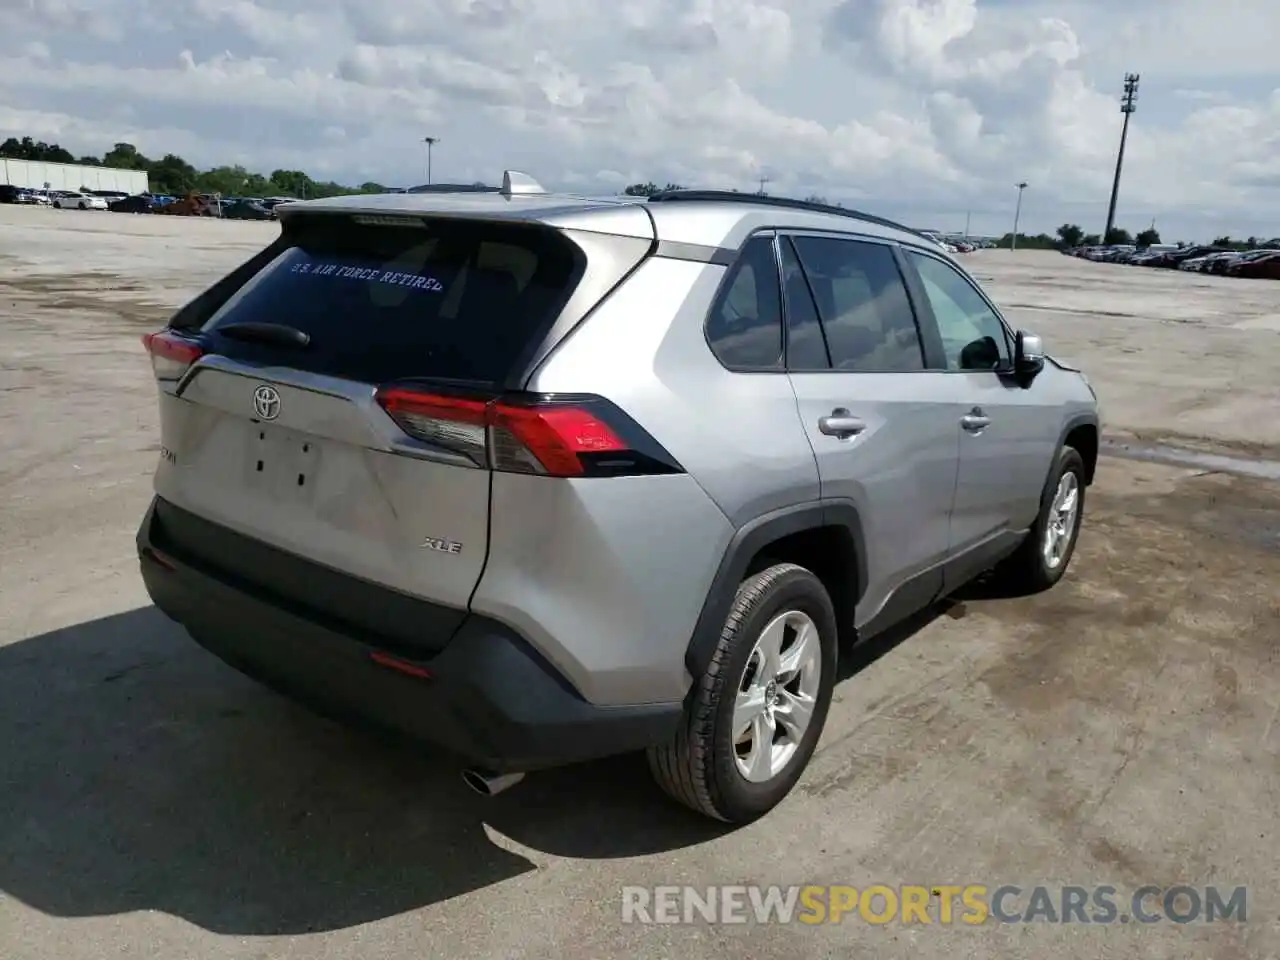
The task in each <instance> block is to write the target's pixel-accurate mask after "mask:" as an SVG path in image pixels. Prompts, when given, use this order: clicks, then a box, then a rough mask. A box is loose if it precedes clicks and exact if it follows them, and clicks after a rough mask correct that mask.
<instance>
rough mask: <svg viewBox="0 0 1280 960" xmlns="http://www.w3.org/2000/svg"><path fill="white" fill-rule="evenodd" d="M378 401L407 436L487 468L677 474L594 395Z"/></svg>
mask: <svg viewBox="0 0 1280 960" xmlns="http://www.w3.org/2000/svg"><path fill="white" fill-rule="evenodd" d="M377 398H378V403H379V404H380V405H381V406H382V408H383V409H384V410H386V412H387V414H388V415H389V416H390V417H391V419H393V420H394V421H395V422H396V424H397V425H398V426H399V427H400V429H401V430H403V431H404V432H405V433H407V434H408V435H409V436H411V437H414V438H415V439H418V440H422V441H425V442H427V443H431V444H435V445H437V446H441V447H444V448H446V449H449V450H453V451H456V452H458V453H462V454H465V455H466V456H467V457H469V458H470V459H471V460H472V462H473V463H475V464H476V465H477V466H481V467H489V468H491V469H493V470H499V471H503V472H506V473H532V474H541V475H543V476H552V477H584V476H601V475H606V476H618V475H624V474H637V473H673V472H679V470H680V468H679V466H678V465H677V464H676V463H675V461H674V460H672V459H671V457H670V455H669V454H667V453H666V451H665V450H663V449H662V448H661V447H660V446H658V444H657V443H656V441H654V440H653V439H652V438H651V437H649V436H648V434H646V433H645V432H644V431H643V430H642V429H641V428H640V427H639V426H637V425H636V424H635V423H633V422H631V421H630V419H629V418H627V417H626V415H625V414H623V413H622V412H621V411H619V410H618V409H617V408H616V407H614V406H613V405H612V404H610V403H608V402H607V401H605V400H603V399H601V398H600V397H573V398H547V397H536V396H535V397H527V396H515V397H510V396H509V397H499V398H493V399H476V398H471V397H454V396H449V395H445V394H439V393H433V392H427V391H422V390H418V389H414V388H405V387H384V388H381V389H379V390H378V393H377Z"/></svg>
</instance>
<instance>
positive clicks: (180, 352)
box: [142, 330, 205, 380]
mask: <svg viewBox="0 0 1280 960" xmlns="http://www.w3.org/2000/svg"><path fill="white" fill-rule="evenodd" d="M142 345H143V346H144V347H146V348H147V353H149V354H150V355H151V369H152V370H154V371H155V375H156V379H157V380H177V379H179V378H181V376H182V375H183V374H184V373H186V372H187V368H188V367H190V366H191V364H193V363H195V362H196V361H197V360H199V359H200V358H201V357H202V356H204V353H205V351H204V348H203V347H201V346H200V345H199V344H197V343H195V342H194V341H192V340H189V339H187V338H186V337H182V336H179V335H178V334H176V333H174V332H173V331H171V330H159V331H157V332H155V333H148V334H145V335H144V336H143V338H142Z"/></svg>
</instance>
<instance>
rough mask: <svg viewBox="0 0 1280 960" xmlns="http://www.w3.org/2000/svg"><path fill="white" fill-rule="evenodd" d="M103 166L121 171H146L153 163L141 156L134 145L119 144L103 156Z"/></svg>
mask: <svg viewBox="0 0 1280 960" xmlns="http://www.w3.org/2000/svg"><path fill="white" fill-rule="evenodd" d="M102 165H103V166H104V167H116V168H117V169H120V170H146V169H147V168H149V167H150V166H151V161H150V160H148V159H147V158H146V157H144V156H143V155H142V154H140V153H139V152H138V148H137V147H135V146H134V145H133V144H132V143H117V144H116V145H115V146H114V147H112V148H111V149H110V150H108V151H107V152H106V153H105V154H104V155H103V157H102Z"/></svg>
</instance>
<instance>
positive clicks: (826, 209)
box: [649, 190, 923, 236]
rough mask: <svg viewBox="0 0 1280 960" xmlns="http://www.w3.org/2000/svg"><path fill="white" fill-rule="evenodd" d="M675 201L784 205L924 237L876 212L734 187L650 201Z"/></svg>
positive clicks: (668, 193)
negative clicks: (738, 190) (766, 194)
mask: <svg viewBox="0 0 1280 960" xmlns="http://www.w3.org/2000/svg"><path fill="white" fill-rule="evenodd" d="M671 200H690V201H731V202H734V203H754V204H759V205H763V206H766V207H783V208H785V209H788V210H803V211H807V212H809V213H825V214H831V215H834V216H837V217H849V218H850V219H853V220H862V221H864V222H865V223H874V224H877V225H879V226H881V227H888V228H890V229H891V230H902V231H904V232H905V233H910V234H912V235H913V236H923V234H921V233H920V231H919V230H915V229H913V228H911V227H908V226H905V225H903V224H901V223H898V222H897V221H894V220H887V219H885V218H884V217H877V216H876V215H875V214H871V213H862V212H861V211H859V210H850V209H848V208H847V207H833V206H832V205H831V204H829V203H813V202H811V201H809V200H792V199H791V198H790V197H765V196H761V195H760V194H758V193H737V192H736V191H733V190H662V191H659V192H658V193H655V194H651V195H650V197H649V202H650V203H655V202H656V203H665V202H668V201H671Z"/></svg>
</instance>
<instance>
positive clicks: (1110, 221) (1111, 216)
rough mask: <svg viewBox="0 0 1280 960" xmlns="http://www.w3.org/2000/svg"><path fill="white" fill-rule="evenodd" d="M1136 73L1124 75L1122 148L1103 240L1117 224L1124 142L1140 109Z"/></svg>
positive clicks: (1121, 106) (1121, 98) (1121, 107)
mask: <svg viewBox="0 0 1280 960" xmlns="http://www.w3.org/2000/svg"><path fill="white" fill-rule="evenodd" d="M1139 79H1141V78H1140V76H1139V75H1138V74H1136V73H1126V74H1125V75H1124V93H1123V94H1122V95H1121V97H1120V112H1121V113H1123V114H1124V126H1123V127H1121V128H1120V150H1119V152H1118V153H1117V154H1116V176H1115V179H1114V180H1112V181H1111V204H1110V205H1109V206H1108V207H1107V229H1106V230H1105V231H1104V232H1103V234H1102V242H1103V243H1106V242H1107V237H1108V236H1110V234H1111V231H1112V229H1114V228H1115V225H1116V198H1117V197H1119V196H1120V171H1121V170H1122V169H1123V168H1124V144H1125V141H1126V140H1127V139H1128V138H1129V118H1130V117H1131V116H1133V114H1134V111H1136V110H1137V109H1138V81H1139Z"/></svg>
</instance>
